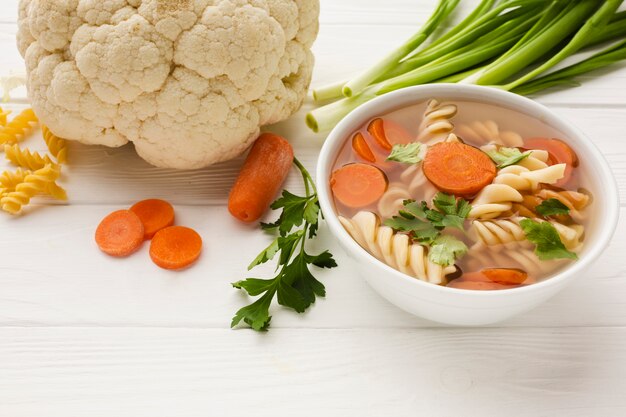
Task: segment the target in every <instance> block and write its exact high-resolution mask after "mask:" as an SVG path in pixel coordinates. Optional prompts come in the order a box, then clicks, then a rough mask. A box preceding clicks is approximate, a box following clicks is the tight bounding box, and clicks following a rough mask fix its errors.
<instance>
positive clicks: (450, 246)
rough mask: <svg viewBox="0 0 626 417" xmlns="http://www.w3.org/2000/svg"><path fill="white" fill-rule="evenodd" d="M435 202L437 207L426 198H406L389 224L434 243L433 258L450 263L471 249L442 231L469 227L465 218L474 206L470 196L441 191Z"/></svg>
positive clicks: (387, 222) (415, 237)
mask: <svg viewBox="0 0 626 417" xmlns="http://www.w3.org/2000/svg"><path fill="white" fill-rule="evenodd" d="M433 206H434V207H435V208H434V209H431V208H429V207H428V203H427V202H426V201H422V202H419V203H418V202H417V201H414V200H406V201H405V202H404V208H403V209H402V210H400V212H399V213H398V216H394V217H392V218H391V219H387V220H385V225H386V226H389V227H391V228H392V229H394V230H396V231H399V232H405V233H407V234H408V235H409V236H410V237H411V238H412V239H413V240H415V241H417V242H419V243H421V244H423V245H426V246H430V248H431V249H430V251H429V253H428V257H429V259H430V260H431V261H432V262H434V263H436V264H438V265H443V266H448V265H451V264H453V263H454V262H455V259H458V258H460V257H462V256H463V255H465V253H467V250H468V249H467V246H466V245H465V243H463V242H462V241H460V240H459V239H457V238H456V237H454V236H452V235H449V234H442V232H443V231H444V230H445V229H446V228H447V227H451V228H454V229H458V230H461V231H465V219H466V218H467V216H468V215H469V213H470V211H471V209H472V208H471V206H470V204H469V202H467V201H466V200H464V199H462V198H459V199H457V198H456V197H455V196H453V195H449V194H446V193H441V192H440V193H437V195H435V197H434V198H433Z"/></svg>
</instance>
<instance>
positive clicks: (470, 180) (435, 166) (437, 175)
mask: <svg viewBox="0 0 626 417" xmlns="http://www.w3.org/2000/svg"><path fill="white" fill-rule="evenodd" d="M423 169H424V174H425V175H426V177H427V178H428V179H429V180H430V182H432V183H433V184H434V185H435V186H436V187H437V188H439V189H440V190H441V191H445V192H447V193H450V194H454V195H457V196H462V197H471V196H473V195H474V194H476V193H478V192H479V191H480V190H482V189H483V188H484V187H485V186H487V185H488V184H490V183H491V182H492V181H493V179H494V178H495V177H496V166H495V164H494V163H493V161H492V160H491V159H490V158H489V157H488V156H487V154H485V153H484V152H481V151H480V150H479V149H476V148H474V147H473V146H469V145H466V144H464V143H459V142H441V143H438V144H436V145H433V146H431V147H430V148H429V149H428V152H427V153H426V157H425V158H424V163H423Z"/></svg>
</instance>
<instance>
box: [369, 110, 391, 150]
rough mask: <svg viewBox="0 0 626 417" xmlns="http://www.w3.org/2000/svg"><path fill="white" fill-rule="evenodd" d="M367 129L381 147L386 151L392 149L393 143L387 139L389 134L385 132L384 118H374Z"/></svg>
mask: <svg viewBox="0 0 626 417" xmlns="http://www.w3.org/2000/svg"><path fill="white" fill-rule="evenodd" d="M367 131H368V132H369V134H370V135H372V137H373V138H374V140H375V141H376V143H378V145H380V147H381V148H383V149H384V150H386V151H390V150H391V148H392V146H391V143H389V140H387V134H386V133H385V122H384V121H383V119H381V118H378V119H374V120H372V121H371V122H370V124H369V125H368V126H367Z"/></svg>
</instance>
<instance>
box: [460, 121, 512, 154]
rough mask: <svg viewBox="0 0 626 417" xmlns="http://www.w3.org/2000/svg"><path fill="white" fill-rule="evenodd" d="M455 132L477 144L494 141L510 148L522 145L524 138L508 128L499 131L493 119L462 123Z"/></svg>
mask: <svg viewBox="0 0 626 417" xmlns="http://www.w3.org/2000/svg"><path fill="white" fill-rule="evenodd" d="M456 133H457V135H459V136H460V137H461V138H462V139H463V140H465V141H469V142H471V143H474V144H477V145H483V144H487V143H495V144H498V145H504V146H507V147H511V148H516V147H521V146H523V145H524V140H523V139H522V137H521V136H520V135H519V134H518V133H515V132H513V131H510V130H505V131H500V128H499V127H498V124H497V123H496V122H494V121H493V120H486V121H483V122H480V121H475V122H472V123H469V124H462V125H460V126H458V127H457V129H456Z"/></svg>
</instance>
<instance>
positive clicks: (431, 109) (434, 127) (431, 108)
mask: <svg viewBox="0 0 626 417" xmlns="http://www.w3.org/2000/svg"><path fill="white" fill-rule="evenodd" d="M457 110H458V108H457V106H456V105H454V104H448V103H439V102H438V101H437V100H430V101H429V102H428V105H427V106H426V111H425V112H424V118H423V119H422V122H421V123H420V125H419V129H418V132H419V133H418V136H417V141H418V142H423V143H424V142H426V143H429V144H433V143H436V142H440V141H442V140H445V139H446V138H447V137H448V135H449V134H450V133H452V131H453V130H454V125H453V124H452V122H451V119H452V118H453V117H454V116H456V113H457Z"/></svg>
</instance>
